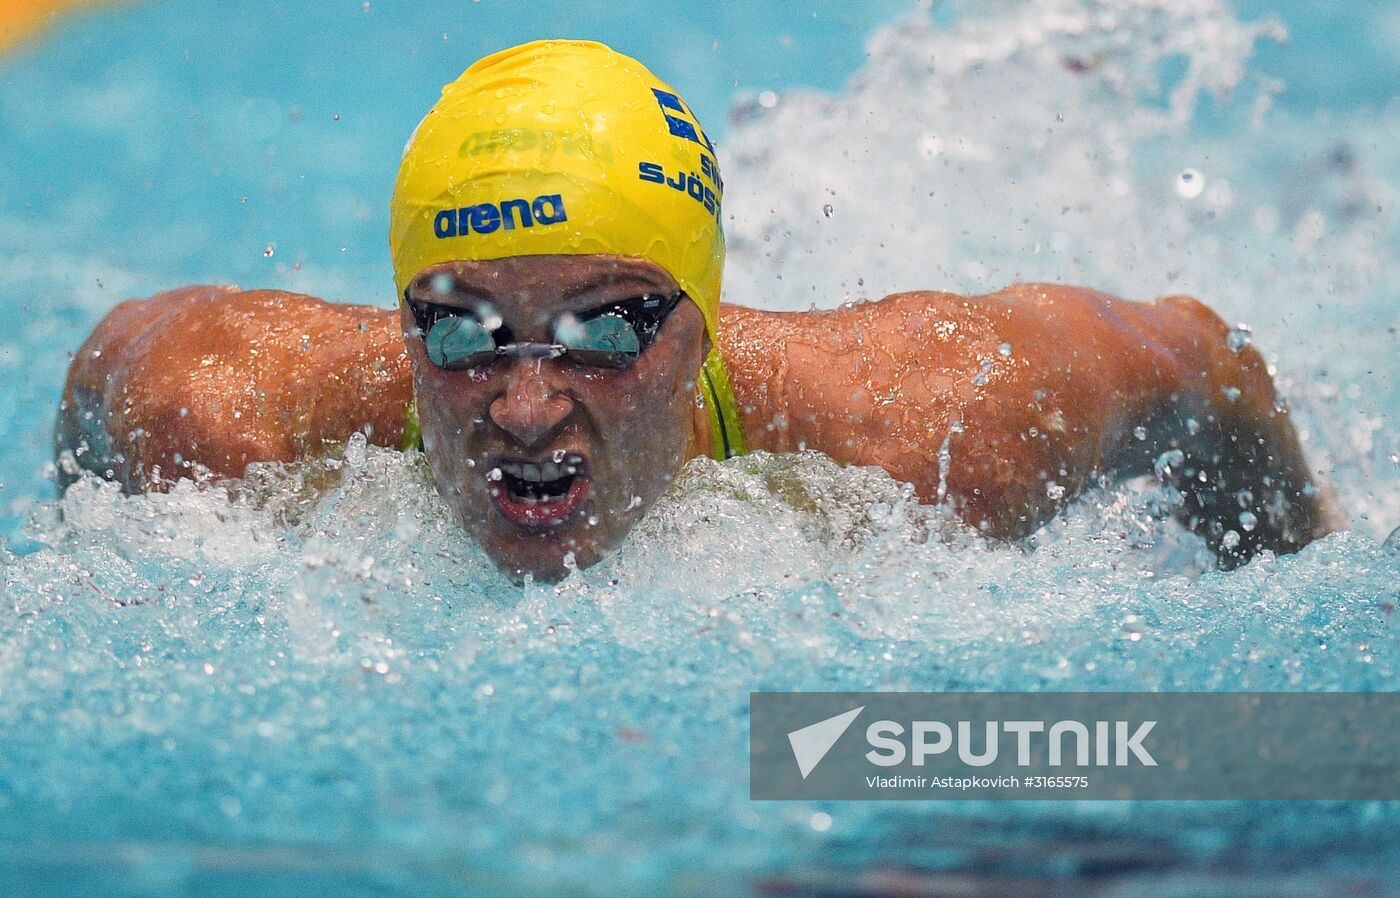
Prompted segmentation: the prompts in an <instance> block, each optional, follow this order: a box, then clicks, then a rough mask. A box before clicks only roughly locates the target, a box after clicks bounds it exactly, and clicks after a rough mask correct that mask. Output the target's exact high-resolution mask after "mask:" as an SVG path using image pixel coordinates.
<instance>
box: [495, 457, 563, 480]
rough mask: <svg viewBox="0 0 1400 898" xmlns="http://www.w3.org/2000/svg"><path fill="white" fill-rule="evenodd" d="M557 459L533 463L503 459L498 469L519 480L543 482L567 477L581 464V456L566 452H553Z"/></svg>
mask: <svg viewBox="0 0 1400 898" xmlns="http://www.w3.org/2000/svg"><path fill="white" fill-rule="evenodd" d="M554 457H555V458H556V459H558V460H557V461H545V462H539V463H538V464H534V463H531V462H514V461H503V462H501V463H500V465H499V466H498V470H500V471H502V472H504V473H506V474H509V475H510V476H512V477H515V478H517V479H519V480H527V481H530V482H531V483H543V482H545V481H548V480H558V479H559V478H560V477H569V476H571V475H573V474H577V473H578V469H579V466H580V465H582V464H583V456H581V455H573V454H570V453H566V452H555V453H554Z"/></svg>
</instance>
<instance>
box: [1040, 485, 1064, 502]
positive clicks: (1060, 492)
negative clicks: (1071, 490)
mask: <svg viewBox="0 0 1400 898" xmlns="http://www.w3.org/2000/svg"><path fill="white" fill-rule="evenodd" d="M1045 495H1047V496H1049V497H1050V498H1051V499H1054V500H1055V501H1059V500H1060V499H1063V498H1064V497H1065V488H1064V487H1062V486H1060V485H1059V484H1058V483H1056V482H1055V481H1053V480H1047V481H1045Z"/></svg>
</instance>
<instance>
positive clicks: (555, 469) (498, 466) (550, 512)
mask: <svg viewBox="0 0 1400 898" xmlns="http://www.w3.org/2000/svg"><path fill="white" fill-rule="evenodd" d="M587 464H588V463H587V460H586V459H585V458H584V457H583V456H582V455H579V454H578V453H575V452H568V453H566V452H556V453H554V455H553V456H551V457H550V458H549V459H547V460H544V461H528V460H525V459H519V458H501V459H499V460H497V461H496V463H495V464H494V465H493V466H491V467H490V468H489V469H488V471H487V473H486V480H487V489H488V492H489V493H490V494H491V501H492V503H493V504H494V505H495V506H496V509H497V510H498V511H500V512H501V514H502V515H504V516H505V517H506V519H507V520H510V521H512V522H514V523H516V524H519V525H521V526H522V527H553V526H556V525H558V524H561V523H563V522H564V521H565V520H566V519H568V517H569V516H570V515H571V514H572V513H573V512H575V511H576V510H578V508H579V507H581V506H582V505H583V501H584V499H585V498H587V495H588V471H587Z"/></svg>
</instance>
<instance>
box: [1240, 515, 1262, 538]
mask: <svg viewBox="0 0 1400 898" xmlns="http://www.w3.org/2000/svg"><path fill="white" fill-rule="evenodd" d="M1258 526H1259V518H1258V516H1256V515H1255V514H1254V512H1252V511H1242V512H1240V529H1241V530H1243V531H1244V532H1245V533H1249V532H1250V531H1252V530H1253V529H1254V528H1255V527H1258Z"/></svg>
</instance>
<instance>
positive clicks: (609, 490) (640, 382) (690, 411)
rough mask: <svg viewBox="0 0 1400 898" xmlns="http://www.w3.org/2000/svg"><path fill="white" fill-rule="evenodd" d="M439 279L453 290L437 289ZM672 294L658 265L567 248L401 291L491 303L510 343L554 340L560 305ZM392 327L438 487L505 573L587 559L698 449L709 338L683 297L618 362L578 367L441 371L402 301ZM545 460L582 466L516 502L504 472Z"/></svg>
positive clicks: (557, 569)
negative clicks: (555, 496) (634, 355)
mask: <svg viewBox="0 0 1400 898" xmlns="http://www.w3.org/2000/svg"><path fill="white" fill-rule="evenodd" d="M435 283H438V284H441V285H442V286H443V287H448V286H449V285H450V289H447V290H445V291H441V290H436V291H435V290H433V289H431V287H432V285H433V284H435ZM676 289H677V287H676V283H675V281H674V280H673V279H672V278H671V277H670V275H668V274H667V273H666V272H664V271H662V270H661V269H659V268H657V267H656V266H654V265H649V264H646V263H641V262H635V261H629V260H620V259H599V258H597V257H579V256H574V257H567V256H566V257H563V258H561V259H559V260H556V261H554V262H552V263H551V264H550V265H549V266H548V267H542V266H540V265H538V264H535V263H533V262H526V261H522V260H520V259H507V260H503V261H500V262H495V263H468V262H459V263H453V264H447V265H439V266H435V267H433V268H430V269H428V270H427V271H425V272H423V273H422V274H420V275H419V277H418V278H416V279H415V281H414V283H413V284H411V285H410V287H409V293H410V295H412V296H415V297H419V296H421V297H424V298H427V299H431V301H433V302H436V303H438V304H441V305H449V306H456V307H460V308H463V309H467V310H470V309H473V308H479V307H480V306H481V304H482V303H486V304H488V305H489V308H490V309H491V310H493V311H494V312H495V314H498V315H499V316H500V318H501V320H502V322H503V323H504V325H505V326H506V327H507V328H509V329H510V332H511V334H512V335H513V338H514V339H515V340H516V341H519V342H537V343H551V342H553V340H552V330H551V325H552V323H553V322H554V320H555V319H556V318H557V317H558V316H559V315H560V314H561V313H582V312H584V311H586V310H588V309H593V308H596V307H598V306H602V305H606V304H608V303H610V302H617V301H620V300H625V299H629V298H632V297H635V296H639V295H641V294H645V293H654V294H663V295H669V294H671V293H673V292H675V291H676ZM400 323H401V326H402V328H403V330H404V333H405V334H406V335H408V337H407V339H406V341H405V344H406V346H407V347H408V357H409V360H410V362H411V365H412V368H413V386H414V395H416V396H417V397H418V404H419V409H420V419H421V421H422V427H423V448H424V450H425V451H426V452H427V455H428V463H429V465H431V466H432V469H433V474H434V479H435V481H436V483H437V487H438V492H439V493H441V494H442V496H443V498H445V499H446V500H447V502H448V504H449V505H451V506H452V509H453V511H454V512H455V513H456V515H457V517H458V519H459V520H460V521H461V523H462V525H463V526H464V527H465V528H466V530H467V532H469V533H471V534H472V535H473V536H475V537H476V539H477V540H478V541H480V542H481V544H482V546H483V547H484V548H485V549H486V552H487V554H489V555H490V556H491V558H492V559H493V560H494V561H495V562H496V564H497V565H498V566H500V567H501V568H502V569H503V570H505V571H507V572H509V573H512V574H516V575H519V574H524V573H527V572H528V573H533V574H535V575H536V576H541V577H546V578H557V577H559V576H562V575H563V574H564V573H565V572H566V569H565V566H564V559H565V557H566V555H569V554H572V555H573V556H574V559H575V561H576V563H577V564H579V565H581V566H587V565H590V564H592V563H593V562H594V561H596V560H597V559H598V558H599V557H600V556H601V555H602V554H603V553H604V552H605V551H607V550H608V549H610V548H612V547H613V546H615V545H616V544H617V543H619V542H620V541H621V540H622V538H623V537H624V536H625V535H626V534H627V531H629V530H631V529H632V526H633V525H634V524H635V523H636V522H637V521H638V520H640V519H641V517H642V516H643V515H644V514H646V512H647V510H648V509H650V508H651V506H652V504H653V503H654V502H655V501H656V499H657V498H658V497H659V496H660V495H661V493H662V492H663V491H665V489H666V487H667V486H669V485H670V483H671V480H672V479H673V478H674V477H675V473H676V471H677V470H679V469H680V467H681V465H682V463H684V462H685V460H686V459H688V458H690V457H692V456H694V455H695V454H697V451H696V447H697V446H699V445H704V444H703V443H702V442H700V439H701V438H702V437H703V436H704V433H703V432H702V433H701V434H697V433H696V415H695V414H694V412H695V406H694V399H695V380H696V377H697V375H698V374H699V371H700V365H701V363H702V362H703V361H704V353H705V351H706V348H707V346H708V342H707V340H706V338H705V322H704V318H703V317H702V316H701V314H700V310H699V308H697V307H696V306H695V304H694V303H692V302H683V303H681V304H680V305H679V306H677V307H676V309H675V311H673V312H672V313H671V314H670V315H669V316H668V317H667V318H666V321H665V322H664V324H663V325H662V327H661V329H660V330H659V331H658V332H657V336H656V339H655V341H654V342H653V343H652V344H651V346H649V347H648V348H647V349H646V351H645V352H643V353H642V354H641V355H640V357H638V359H637V361H636V363H635V364H633V365H632V366H631V367H629V368H626V369H623V370H613V369H608V368H595V367H589V366H587V365H582V364H578V363H575V362H574V361H572V360H571V359H570V357H569V356H568V355H567V354H565V355H564V356H563V357H561V358H559V359H519V358H506V359H501V360H499V361H496V362H493V363H490V364H488V365H485V366H483V367H480V368H471V369H467V370H461V371H449V370H445V369H443V368H439V367H437V366H436V365H434V364H433V363H432V362H430V361H429V360H428V357H427V353H426V349H425V345H424V342H423V340H422V339H420V338H418V337H417V336H416V334H415V325H414V319H413V316H412V314H411V312H410V311H409V309H408V307H407V305H405V306H404V307H403V309H402V311H401V318H400ZM551 463H553V464H554V465H564V466H565V467H564V470H568V471H574V470H576V471H577V473H574V474H572V478H571V479H570V480H569V488H568V490H567V492H566V493H565V494H564V496H563V497H562V498H561V499H560V500H558V501H554V502H542V503H528V502H524V501H517V500H514V499H513V498H512V489H511V484H512V483H513V482H514V481H513V479H512V478H510V477H509V476H506V475H503V474H502V469H503V468H510V469H515V468H517V466H525V465H535V466H545V467H548V466H549V465H550V464H551ZM557 470H558V469H556V471H557ZM551 473H553V472H551Z"/></svg>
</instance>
